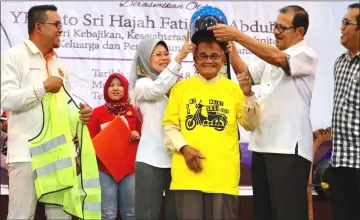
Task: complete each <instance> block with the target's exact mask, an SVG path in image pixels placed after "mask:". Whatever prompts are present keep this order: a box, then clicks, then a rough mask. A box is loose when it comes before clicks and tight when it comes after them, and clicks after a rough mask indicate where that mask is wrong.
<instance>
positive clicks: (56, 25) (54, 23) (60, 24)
mask: <svg viewBox="0 0 360 220" xmlns="http://www.w3.org/2000/svg"><path fill="white" fill-rule="evenodd" d="M39 24H52V25H54V26H55V27H56V28H57V29H58V30H60V29H62V28H63V24H62V23H61V22H43V23H39Z"/></svg>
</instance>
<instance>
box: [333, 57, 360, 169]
mask: <svg viewBox="0 0 360 220" xmlns="http://www.w3.org/2000/svg"><path fill="white" fill-rule="evenodd" d="M334 77H335V80H334V81H335V91H334V106H333V115H332V137H333V153H332V166H334V167H340V166H341V167H350V168H358V169H359V168H360V52H359V53H358V54H357V55H356V56H355V57H353V58H351V57H350V55H349V53H345V54H343V55H341V56H340V57H339V58H338V59H337V60H336V61H335V66H334Z"/></svg>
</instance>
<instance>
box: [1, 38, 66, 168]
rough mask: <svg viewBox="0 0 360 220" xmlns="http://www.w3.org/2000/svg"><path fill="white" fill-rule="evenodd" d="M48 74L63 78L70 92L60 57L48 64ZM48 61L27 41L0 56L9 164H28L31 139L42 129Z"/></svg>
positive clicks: (2, 103) (55, 57)
mask: <svg viewBox="0 0 360 220" xmlns="http://www.w3.org/2000/svg"><path fill="white" fill-rule="evenodd" d="M48 68H49V75H52V76H58V77H61V78H62V79H63V81H64V86H65V88H66V90H67V91H68V92H70V91H69V90H70V83H69V80H68V74H67V71H66V68H65V65H64V64H63V63H62V62H61V61H60V59H59V58H58V57H57V55H54V56H53V57H52V58H51V59H50V60H49V61H48ZM47 77H48V72H47V70H46V61H45V58H44V56H43V54H42V53H41V52H40V51H39V49H38V48H37V47H36V45H35V44H34V43H33V42H32V41H30V40H26V41H25V42H23V43H20V44H18V45H16V46H14V47H12V48H10V49H8V50H7V51H5V52H4V54H3V55H2V56H1V108H2V109H3V110H4V111H6V112H7V114H8V153H7V161H8V162H9V163H13V162H29V161H30V150H29V143H28V140H29V139H31V138H33V137H35V136H36V135H37V134H38V133H39V132H40V131H41V129H42V124H43V113H42V109H41V103H40V101H41V98H42V97H43V96H44V95H45V94H46V91H45V88H44V85H43V82H44V81H45V80H46V79H47Z"/></svg>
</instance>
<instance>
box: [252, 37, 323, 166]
mask: <svg viewBox="0 0 360 220" xmlns="http://www.w3.org/2000/svg"><path fill="white" fill-rule="evenodd" d="M284 53H285V54H286V55H287V56H288V64H289V67H290V69H289V71H287V72H284V70H283V69H281V68H280V67H277V66H273V65H271V64H268V63H266V62H264V61H262V60H260V61H259V62H255V63H253V64H250V65H249V66H248V68H249V72H250V74H251V77H252V79H253V82H254V84H260V85H259V86H260V94H259V96H258V104H259V106H260V111H261V119H260V123H259V127H258V129H256V130H255V131H254V132H252V133H251V138H250V143H249V149H250V150H252V151H256V152H262V153H278V154H298V155H300V156H302V157H304V158H305V159H307V160H309V161H312V158H313V155H312V142H313V135H312V126H311V122H310V104H311V96H312V90H313V85H314V80H315V72H316V64H317V55H316V53H315V51H314V50H313V49H312V48H310V47H309V46H308V45H307V44H306V43H305V42H304V41H301V42H299V43H297V44H296V45H294V46H292V47H290V48H288V49H286V50H284Z"/></svg>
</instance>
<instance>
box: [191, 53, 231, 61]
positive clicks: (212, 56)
mask: <svg viewBox="0 0 360 220" xmlns="http://www.w3.org/2000/svg"><path fill="white" fill-rule="evenodd" d="M223 54H224V53H220V54H219V53H211V54H210V55H208V54H206V53H200V55H197V57H198V58H199V60H200V61H205V60H208V59H209V58H210V60H212V61H217V60H219V59H220V58H221V56H222V55H223Z"/></svg>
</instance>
